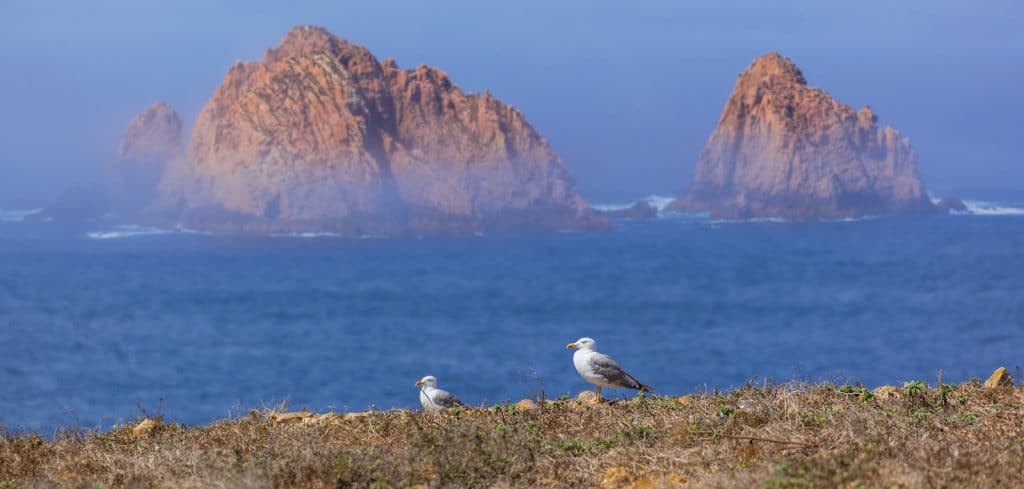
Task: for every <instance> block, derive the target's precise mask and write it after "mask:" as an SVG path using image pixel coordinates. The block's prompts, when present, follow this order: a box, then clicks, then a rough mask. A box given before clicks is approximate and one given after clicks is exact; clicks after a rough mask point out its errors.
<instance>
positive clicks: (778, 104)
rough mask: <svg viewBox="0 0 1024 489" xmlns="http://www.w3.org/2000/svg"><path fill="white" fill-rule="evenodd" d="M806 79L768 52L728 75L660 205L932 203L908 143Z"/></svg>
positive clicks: (875, 209) (867, 111) (908, 207)
mask: <svg viewBox="0 0 1024 489" xmlns="http://www.w3.org/2000/svg"><path fill="white" fill-rule="evenodd" d="M877 123H878V117H877V116H876V115H875V113H874V112H873V111H872V110H871V108H870V107H867V106H865V107H864V108H862V109H860V110H859V111H855V110H854V109H853V108H851V107H850V106H848V105H845V104H842V103H840V102H838V101H836V100H835V99H833V98H832V97H831V96H829V94H828V93H826V92H825V91H824V90H821V89H819V88H814V87H811V86H808V84H807V81H806V79H805V78H804V75H803V73H801V72H800V70H799V69H798V68H797V67H796V66H795V65H794V64H793V63H792V62H791V61H790V60H789V59H787V58H785V57H783V56H781V55H779V54H777V53H769V54H766V55H764V56H762V57H760V58H758V59H756V60H754V62H753V64H751V65H750V66H749V67H748V68H747V70H746V71H744V72H743V73H742V74H741V75H739V78H738V79H737V81H736V87H735V89H733V92H732V95H731V96H730V97H729V100H728V102H726V105H725V109H724V110H723V111H722V116H721V119H719V121H718V126H717V127H716V128H715V130H714V132H712V134H711V137H710V138H709V139H708V141H707V143H706V145H705V147H704V151H703V153H702V154H701V155H700V159H699V160H698V162H697V169H696V173H695V175H694V177H693V180H692V181H691V183H690V187H689V189H688V190H687V191H686V193H685V194H684V195H682V196H681V197H680V198H678V199H677V200H675V201H674V202H673V203H672V204H670V205H669V207H668V210H672V211H682V212H709V213H710V214H711V215H712V216H713V217H718V218H730V219H744V218H754V217H782V218H794V219H817V218H825V219H834V218H847V217H860V216H868V215H883V214H912V213H922V212H928V211H931V210H933V209H934V207H933V206H932V203H931V201H930V200H929V198H928V194H927V193H926V192H925V189H924V186H923V185H922V183H921V180H920V178H919V177H918V173H917V168H916V157H915V155H914V152H913V150H912V149H911V147H910V141H909V140H908V139H907V138H904V137H902V136H901V135H900V134H899V132H897V131H896V130H895V129H893V128H891V127H885V128H880V127H878V125H877Z"/></svg>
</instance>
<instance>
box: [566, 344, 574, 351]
mask: <svg viewBox="0 0 1024 489" xmlns="http://www.w3.org/2000/svg"><path fill="white" fill-rule="evenodd" d="M565 347H566V348H568V349H570V350H571V349H573V348H576V343H569V344H568V345H565Z"/></svg>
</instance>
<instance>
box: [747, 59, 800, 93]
mask: <svg viewBox="0 0 1024 489" xmlns="http://www.w3.org/2000/svg"><path fill="white" fill-rule="evenodd" d="M739 77H740V79H741V80H746V81H753V82H760V81H762V80H765V79H769V80H772V81H782V82H789V83H796V84H798V85H806V84H807V79H806V78H804V74H803V72H801V71H800V68H797V67H796V65H795V64H793V62H792V61H790V60H789V58H787V57H785V56H783V55H781V54H779V53H776V52H770V53H768V54H765V55H763V56H761V57H759V58H757V59H755V60H754V62H753V63H751V64H750V66H749V67H747V69H746V71H744V72H743V73H742V74H740V75H739Z"/></svg>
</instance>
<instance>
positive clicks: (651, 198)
mask: <svg viewBox="0 0 1024 489" xmlns="http://www.w3.org/2000/svg"><path fill="white" fill-rule="evenodd" d="M673 200H675V197H672V196H666V195H648V196H647V197H643V198H641V199H637V200H635V201H633V202H627V203H624V204H623V203H616V204H594V205H593V206H592V207H593V208H594V209H596V210H599V211H620V210H623V209H628V208H630V207H632V206H633V204H635V203H637V202H639V201H643V202H647V203H648V204H650V205H651V207H654V208H655V209H657V210H658V212H661V211H663V210H665V207H667V206H668V205H669V204H670V203H672V201H673Z"/></svg>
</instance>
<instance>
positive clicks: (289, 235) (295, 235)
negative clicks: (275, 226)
mask: <svg viewBox="0 0 1024 489" xmlns="http://www.w3.org/2000/svg"><path fill="white" fill-rule="evenodd" d="M270 236H271V237H273V238H344V237H345V235H343V234H338V233H326V232H324V233H316V232H305V233H281V234H271V235H270Z"/></svg>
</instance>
